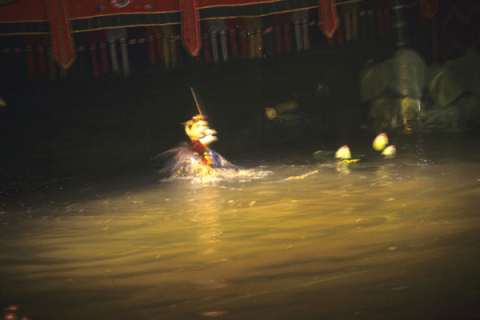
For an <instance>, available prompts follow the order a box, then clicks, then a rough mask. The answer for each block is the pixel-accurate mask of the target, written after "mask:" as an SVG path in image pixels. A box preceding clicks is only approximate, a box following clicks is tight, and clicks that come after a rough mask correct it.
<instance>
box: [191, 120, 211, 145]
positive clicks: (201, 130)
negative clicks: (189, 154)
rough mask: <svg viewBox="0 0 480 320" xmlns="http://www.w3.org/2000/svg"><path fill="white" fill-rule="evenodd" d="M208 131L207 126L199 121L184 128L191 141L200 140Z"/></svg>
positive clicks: (204, 122)
mask: <svg viewBox="0 0 480 320" xmlns="http://www.w3.org/2000/svg"><path fill="white" fill-rule="evenodd" d="M206 129H208V124H207V122H206V121H204V120H199V121H197V122H195V123H194V124H192V125H191V126H189V125H186V126H185V132H186V133H187V136H188V137H189V138H190V139H191V140H200V139H202V138H203V137H205V136H206V134H205V130H206Z"/></svg>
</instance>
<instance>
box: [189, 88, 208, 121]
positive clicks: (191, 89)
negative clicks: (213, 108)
mask: <svg viewBox="0 0 480 320" xmlns="http://www.w3.org/2000/svg"><path fill="white" fill-rule="evenodd" d="M190 91H192V95H193V100H195V105H196V106H197V110H198V113H199V115H201V116H202V117H203V118H205V112H202V107H201V106H200V103H199V102H198V99H197V95H196V94H195V90H194V89H193V87H190Z"/></svg>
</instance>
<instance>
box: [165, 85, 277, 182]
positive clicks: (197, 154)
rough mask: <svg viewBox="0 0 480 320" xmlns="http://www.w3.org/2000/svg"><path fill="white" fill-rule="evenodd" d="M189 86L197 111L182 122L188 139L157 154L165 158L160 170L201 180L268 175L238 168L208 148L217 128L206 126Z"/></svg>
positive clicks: (172, 175)
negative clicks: (180, 144) (166, 158)
mask: <svg viewBox="0 0 480 320" xmlns="http://www.w3.org/2000/svg"><path fill="white" fill-rule="evenodd" d="M190 89H191V90H192V94H193V97H194V98H195V103H196V105H197V109H198V112H199V113H198V114H197V115H195V116H194V117H192V118H191V119H190V120H188V121H186V122H184V123H182V125H183V126H184V129H185V133H186V134H187V136H188V138H189V140H190V141H189V142H188V143H183V144H182V146H180V147H178V148H174V149H170V150H167V151H165V152H163V153H161V154H160V155H159V156H160V157H168V158H169V159H168V161H167V162H166V163H165V165H164V167H163V168H162V170H161V171H160V172H161V173H163V174H165V175H167V176H168V178H169V179H176V178H186V179H192V180H193V181H194V182H201V183H209V182H215V181H220V180H228V179H232V178H242V179H245V178H247V179H259V178H263V177H264V176H266V175H268V173H269V172H266V171H255V170H246V169H241V168H239V167H237V166H235V165H233V164H232V163H230V162H229V161H227V159H225V158H224V157H223V156H221V155H220V154H218V153H217V152H216V151H215V150H213V149H212V148H210V144H211V143H213V142H215V141H217V140H218V139H217V136H216V134H217V131H216V130H214V129H211V128H210V127H209V124H208V121H207V120H206V116H205V115H204V112H202V110H201V108H200V105H199V103H198V100H197V98H196V95H195V92H194V91H193V89H192V88H190ZM157 157H158V156H157Z"/></svg>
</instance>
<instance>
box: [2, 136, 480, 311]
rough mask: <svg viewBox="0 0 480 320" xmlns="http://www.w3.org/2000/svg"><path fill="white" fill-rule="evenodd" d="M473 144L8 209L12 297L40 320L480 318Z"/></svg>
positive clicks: (479, 199)
mask: <svg viewBox="0 0 480 320" xmlns="http://www.w3.org/2000/svg"><path fill="white" fill-rule="evenodd" d="M471 147H472V146H471V145H466V146H463V147H462V146H458V145H455V146H452V147H451V148H447V147H446V146H445V145H439V146H438V148H437V149H435V150H437V151H438V150H444V152H443V153H442V154H443V158H442V159H437V158H435V157H436V156H438V155H439V154H440V153H437V154H432V155H430V156H429V155H428V154H427V155H426V156H427V157H428V156H429V157H430V158H429V159H430V161H428V162H423V161H422V160H419V159H418V158H416V157H415V156H414V155H413V154H411V155H403V156H402V154H401V151H399V156H398V157H397V158H395V159H391V160H385V159H378V158H377V159H374V160H373V161H371V162H370V164H371V165H369V166H368V168H363V169H358V170H339V169H338V168H337V167H336V166H335V164H334V163H332V162H329V163H311V164H295V163H290V164H282V163H278V162H275V163H270V164H269V163H268V162H266V164H265V163H264V164H265V166H264V167H262V169H266V170H270V171H271V172H272V173H271V174H270V175H269V176H268V177H266V178H264V179H261V180H252V181H222V182H217V183H215V184H207V185H200V184H192V183H191V182H190V181H185V180H177V181H167V182H158V183H157V184H155V185H153V186H149V187H144V188H132V189H131V190H128V191H127V192H122V193H121V194H120V195H115V196H108V197H102V198H101V199H97V200H96V199H85V200H81V201H74V202H71V203H68V204H65V205H63V206H61V208H60V209H59V210H57V212H55V213H51V212H48V211H45V212H40V213H39V212H38V211H37V212H36V213H35V214H32V215H30V216H29V214H28V213H23V214H24V217H25V218H22V219H19V220H11V219H9V218H8V215H9V214H11V213H8V212H6V213H4V214H3V217H2V218H1V219H3V222H4V223H3V224H2V225H1V227H0V230H1V234H0V241H1V247H0V271H1V294H0V298H1V301H2V302H3V303H4V304H8V303H18V304H20V305H21V307H22V308H23V310H25V313H27V314H29V315H30V316H32V317H33V318H34V319H209V318H217V319H370V320H371V319H479V318H480V308H479V307H477V303H478V301H480V276H479V275H478V269H479V267H480V232H479V231H480V211H479V205H480V162H479V161H476V160H475V159H476V156H477V155H478V151H475V152H470V153H468V155H467V156H464V155H465V154H466V153H465V152H467V151H468V150H471ZM452 148H453V149H452ZM469 148H470V149H469ZM399 150H400V149H399ZM451 150H456V152H452V153H451V154H450V155H449V154H448V152H450V151H451ZM462 155H463V156H462ZM426 164H428V165H426ZM251 165H252V166H257V165H258V163H251ZM288 178H290V179H288ZM28 216H29V217H28Z"/></svg>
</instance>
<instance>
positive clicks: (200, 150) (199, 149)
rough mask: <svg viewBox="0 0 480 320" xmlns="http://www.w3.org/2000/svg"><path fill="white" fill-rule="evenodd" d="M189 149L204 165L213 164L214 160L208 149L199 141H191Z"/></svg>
mask: <svg viewBox="0 0 480 320" xmlns="http://www.w3.org/2000/svg"><path fill="white" fill-rule="evenodd" d="M188 149H190V150H192V151H193V152H194V153H195V154H196V155H198V156H199V158H200V159H199V160H200V162H201V163H202V164H208V165H210V164H212V162H213V161H212V159H211V158H210V156H209V155H208V149H207V147H206V146H205V145H203V143H201V142H200V141H198V140H191V141H190V143H189V144H188Z"/></svg>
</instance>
